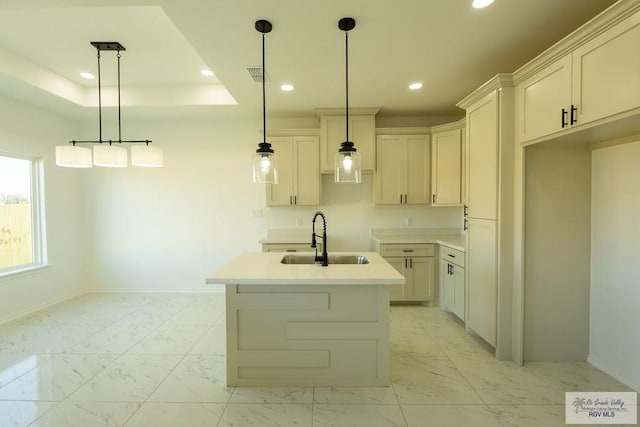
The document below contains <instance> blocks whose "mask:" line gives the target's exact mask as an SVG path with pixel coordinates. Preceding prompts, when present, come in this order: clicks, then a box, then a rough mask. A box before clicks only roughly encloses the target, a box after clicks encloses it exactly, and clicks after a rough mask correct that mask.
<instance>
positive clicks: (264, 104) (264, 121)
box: [262, 33, 267, 143]
mask: <svg viewBox="0 0 640 427" xmlns="http://www.w3.org/2000/svg"><path fill="white" fill-rule="evenodd" d="M264 56H265V55H264V33H262V141H263V142H264V143H266V142H267V101H266V97H267V95H266V90H265V75H266V74H267V72H266V70H265V60H264Z"/></svg>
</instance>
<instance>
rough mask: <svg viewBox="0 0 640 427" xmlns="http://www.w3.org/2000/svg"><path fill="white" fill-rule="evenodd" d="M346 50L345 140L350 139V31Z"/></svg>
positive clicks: (346, 32) (347, 34)
mask: <svg viewBox="0 0 640 427" xmlns="http://www.w3.org/2000/svg"><path fill="white" fill-rule="evenodd" d="M344 46H345V48H344V51H345V70H346V71H345V73H344V74H345V87H346V94H345V112H346V117H345V124H346V126H345V138H344V140H345V141H349V31H345V32H344Z"/></svg>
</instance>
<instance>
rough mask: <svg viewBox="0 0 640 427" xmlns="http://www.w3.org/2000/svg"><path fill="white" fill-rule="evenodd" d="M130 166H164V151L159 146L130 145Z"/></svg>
mask: <svg viewBox="0 0 640 427" xmlns="http://www.w3.org/2000/svg"><path fill="white" fill-rule="evenodd" d="M131 166H140V167H145V168H161V167H162V166H164V152H163V151H162V149H161V148H158V147H152V146H150V145H135V146H132V147H131Z"/></svg>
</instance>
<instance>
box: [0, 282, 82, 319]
mask: <svg viewBox="0 0 640 427" xmlns="http://www.w3.org/2000/svg"><path fill="white" fill-rule="evenodd" d="M85 292H86V290H85V289H79V290H77V291H74V292H72V293H70V294H67V295H64V296H61V297H59V298H54V299H52V300H49V301H46V302H43V303H41V304H38V305H35V306H33V307H30V308H27V309H25V310H22V311H20V312H18V313H14V314H10V315H9V316H5V317H2V318H0V325H3V324H5V323H9V322H13V321H14V320H18V319H20V318H22V317H26V316H29V315H31V314H34V313H36V312H38V311H42V310H44V309H46V308H49V307H51V306H53V305H56V304H60V303H61V302H65V301H67V300H70V299H71V298H75V297H79V296H80V295H82V294H84V293H85Z"/></svg>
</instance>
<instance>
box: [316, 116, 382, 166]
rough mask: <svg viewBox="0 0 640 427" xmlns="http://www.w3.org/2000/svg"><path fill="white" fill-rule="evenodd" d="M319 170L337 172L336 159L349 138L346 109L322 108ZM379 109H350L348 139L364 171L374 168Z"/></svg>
mask: <svg viewBox="0 0 640 427" xmlns="http://www.w3.org/2000/svg"><path fill="white" fill-rule="evenodd" d="M316 112H317V115H318V116H319V117H320V170H321V172H322V173H334V172H335V158H336V154H337V153H338V150H339V149H340V144H341V143H342V142H344V140H345V137H346V121H345V115H344V109H337V108H319V109H318V110H317V111H316ZM377 112H378V108H350V109H349V140H350V141H351V142H353V143H354V144H355V148H356V150H358V152H359V153H360V156H361V158H362V171H363V172H373V170H374V167H375V141H376V119H375V117H376V114H377Z"/></svg>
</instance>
